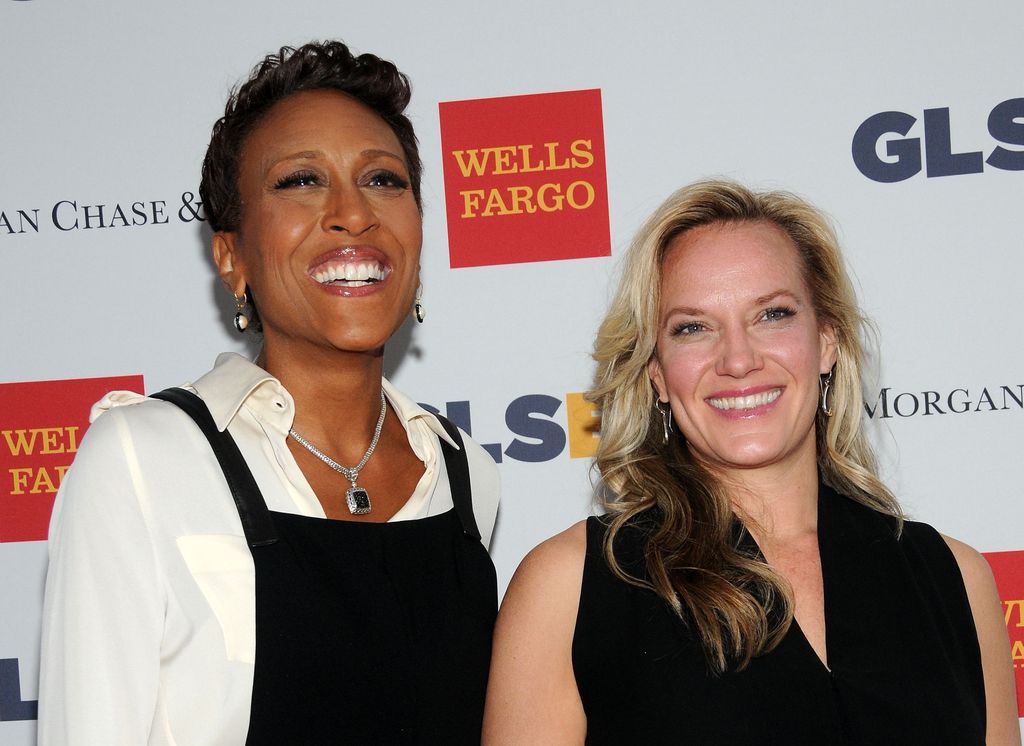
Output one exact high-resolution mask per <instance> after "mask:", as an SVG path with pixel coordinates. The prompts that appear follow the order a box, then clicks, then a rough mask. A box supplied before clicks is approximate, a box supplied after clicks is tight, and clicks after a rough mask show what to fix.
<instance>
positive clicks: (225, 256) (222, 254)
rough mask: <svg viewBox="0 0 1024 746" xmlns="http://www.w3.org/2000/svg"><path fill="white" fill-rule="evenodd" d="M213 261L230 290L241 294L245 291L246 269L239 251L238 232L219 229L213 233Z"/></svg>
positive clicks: (236, 294) (222, 280)
mask: <svg viewBox="0 0 1024 746" xmlns="http://www.w3.org/2000/svg"><path fill="white" fill-rule="evenodd" d="M212 249H213V263H214V264H216V265H217V274H218V275H220V279H221V282H223V283H224V287H226V288H227V289H228V292H229V293H231V294H232V295H234V296H239V295H241V294H242V293H244V292H245V285H246V280H245V271H244V269H243V266H244V264H243V262H242V261H241V257H240V256H239V252H238V244H237V234H235V233H233V232H229V231H218V232H217V233H214V234H213V245H212Z"/></svg>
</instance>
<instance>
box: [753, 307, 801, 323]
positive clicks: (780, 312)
mask: <svg viewBox="0 0 1024 746" xmlns="http://www.w3.org/2000/svg"><path fill="white" fill-rule="evenodd" d="M795 313H796V311H794V310H793V309H792V308H786V307H785V306H777V307H773V308H766V309H765V310H764V312H763V313H762V314H761V318H762V319H764V320H765V321H779V320H780V319H788V318H789V317H790V316H792V315H793V314H795Z"/></svg>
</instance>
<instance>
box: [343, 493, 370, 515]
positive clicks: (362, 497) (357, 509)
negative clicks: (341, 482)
mask: <svg viewBox="0 0 1024 746" xmlns="http://www.w3.org/2000/svg"><path fill="white" fill-rule="evenodd" d="M345 502H347V503H348V512H349V513H351V514H352V515H366V514H367V513H369V512H370V493H369V492H367V491H366V490H364V489H363V488H362V487H349V488H348V491H347V492H345Z"/></svg>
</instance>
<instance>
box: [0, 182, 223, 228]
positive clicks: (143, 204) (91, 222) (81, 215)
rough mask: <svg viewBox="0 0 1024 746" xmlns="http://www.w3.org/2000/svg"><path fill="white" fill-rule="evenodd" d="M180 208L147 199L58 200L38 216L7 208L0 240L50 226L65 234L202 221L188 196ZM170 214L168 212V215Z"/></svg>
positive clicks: (198, 206) (34, 210) (197, 204)
mask: <svg viewBox="0 0 1024 746" xmlns="http://www.w3.org/2000/svg"><path fill="white" fill-rule="evenodd" d="M180 201H181V204H180V205H178V206H177V207H175V206H174V205H171V206H170V207H168V206H167V200H163V199H151V200H143V201H135V202H127V201H125V202H105V203H102V204H86V203H85V201H84V200H74V199H62V200H59V201H57V202H55V203H53V205H52V206H50V207H49V208H47V211H46V216H43V217H41V216H40V208H38V207H32V208H27V209H26V208H11V209H8V210H0V236H2V235H8V236H9V235H14V234H23V233H39V228H40V224H42V226H43V228H44V229H46V228H49V227H50V226H52V227H53V228H55V229H56V230H58V231H61V232H64V233H67V232H69V231H78V230H85V231H88V230H94V229H97V228H140V227H142V226H144V225H166V224H167V223H169V222H171V219H172V218H173V217H174V215H175V214H176V215H177V218H178V221H179V222H181V223H191V222H192V221H194V220H200V221H205V220H206V216H205V215H203V210H202V208H203V203H202V202H201V201H200V200H199V198H198V197H197V196H196V195H195V194H193V193H192V192H182V194H181V197H180ZM168 210H170V212H168Z"/></svg>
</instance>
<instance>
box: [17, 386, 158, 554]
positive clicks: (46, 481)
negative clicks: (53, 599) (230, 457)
mask: <svg viewBox="0 0 1024 746" xmlns="http://www.w3.org/2000/svg"><path fill="white" fill-rule="evenodd" d="M142 385H143V384H142V376H121V377H115V378H82V379H78V380H74V381H33V382H29V383H2V384H0V412H3V420H2V421H0V542H5V541H44V540H45V539H46V532H47V528H48V527H49V524H50V512H51V511H52V510H53V498H54V496H55V495H56V494H57V488H58V487H60V482H61V480H62V479H63V478H64V473H65V472H66V471H67V470H68V467H69V466H70V465H71V460H72V459H73V458H74V457H75V453H76V452H77V451H78V444H79V443H80V442H81V440H82V434H83V433H85V430H86V428H88V427H89V410H90V408H91V407H92V405H93V403H94V402H96V401H97V400H99V399H100V398H101V397H102V396H103V395H104V394H106V393H107V392H108V391H111V390H113V389H130V390H133V391H142V390H143V389H142Z"/></svg>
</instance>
